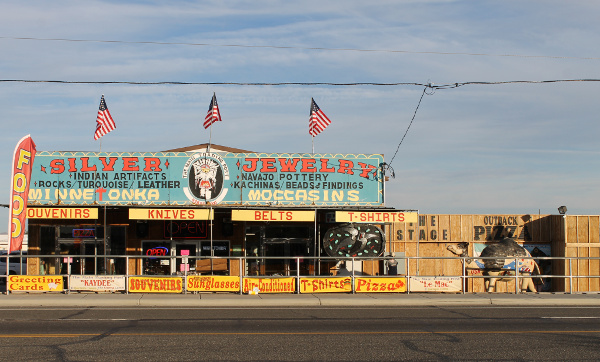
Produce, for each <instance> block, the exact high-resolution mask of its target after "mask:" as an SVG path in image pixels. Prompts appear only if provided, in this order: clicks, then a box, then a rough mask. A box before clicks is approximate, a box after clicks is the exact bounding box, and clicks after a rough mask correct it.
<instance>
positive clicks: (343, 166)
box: [338, 160, 354, 175]
mask: <svg viewBox="0 0 600 362" xmlns="http://www.w3.org/2000/svg"><path fill="white" fill-rule="evenodd" d="M353 167H354V162H352V161H348V160H340V168H339V169H338V172H339V173H345V174H348V175H354V171H352V168H353Z"/></svg>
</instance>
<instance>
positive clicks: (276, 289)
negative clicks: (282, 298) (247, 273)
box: [243, 278, 296, 294]
mask: <svg viewBox="0 0 600 362" xmlns="http://www.w3.org/2000/svg"><path fill="white" fill-rule="evenodd" d="M295 291H296V278H244V289H243V292H244V293H248V294H259V293H294V292H295Z"/></svg>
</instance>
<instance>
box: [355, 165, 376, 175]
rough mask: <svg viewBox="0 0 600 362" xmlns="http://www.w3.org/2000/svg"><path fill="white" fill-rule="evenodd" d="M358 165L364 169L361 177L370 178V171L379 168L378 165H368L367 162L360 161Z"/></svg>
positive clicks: (374, 173)
mask: <svg viewBox="0 0 600 362" xmlns="http://www.w3.org/2000/svg"><path fill="white" fill-rule="evenodd" d="M358 165H359V166H360V168H361V169H362V172H361V173H360V177H364V178H369V173H371V171H373V170H377V167H376V166H373V165H367V164H366V163H362V162H358ZM373 176H377V171H375V172H373Z"/></svg>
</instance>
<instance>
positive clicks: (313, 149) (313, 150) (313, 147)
mask: <svg viewBox="0 0 600 362" xmlns="http://www.w3.org/2000/svg"><path fill="white" fill-rule="evenodd" d="M312 153H313V154H314V153H315V136H312Z"/></svg>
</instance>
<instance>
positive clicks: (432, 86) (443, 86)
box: [0, 78, 600, 91]
mask: <svg viewBox="0 0 600 362" xmlns="http://www.w3.org/2000/svg"><path fill="white" fill-rule="evenodd" d="M569 82H600V79H596V78H588V79H551V80H509V81H475V82H457V83H449V84H432V83H415V82H395V83H381V82H354V83H336V82H177V81H164V82H135V81H91V80H90V81H71V80H43V79H38V80H35V79H0V83H56V84H124V85H239V86H286V85H299V86H322V85H327V86H341V87H344V86H407V85H410V86H418V87H426V88H429V89H431V90H432V91H435V90H437V89H452V88H458V87H462V86H465V85H501V84H549V83H569Z"/></svg>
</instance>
